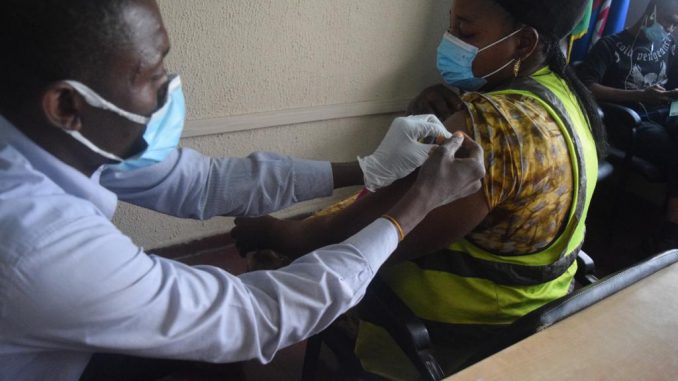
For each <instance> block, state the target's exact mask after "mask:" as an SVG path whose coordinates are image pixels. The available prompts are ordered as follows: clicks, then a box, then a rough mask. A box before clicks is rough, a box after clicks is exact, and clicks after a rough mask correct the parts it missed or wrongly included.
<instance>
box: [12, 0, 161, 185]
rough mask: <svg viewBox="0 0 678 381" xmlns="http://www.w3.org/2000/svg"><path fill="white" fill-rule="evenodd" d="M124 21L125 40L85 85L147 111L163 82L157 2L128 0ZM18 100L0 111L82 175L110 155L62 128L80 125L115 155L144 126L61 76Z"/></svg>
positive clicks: (130, 148) (125, 151)
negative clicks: (88, 97) (89, 99)
mask: <svg viewBox="0 0 678 381" xmlns="http://www.w3.org/2000/svg"><path fill="white" fill-rule="evenodd" d="M123 22H124V24H125V25H126V26H127V29H128V31H129V32H130V33H132V36H131V38H130V41H129V44H127V46H125V47H121V48H120V49H119V51H118V52H116V54H113V55H112V56H111V57H110V61H109V62H111V64H110V66H109V67H108V68H106V70H102V71H101V73H102V76H101V77H100V78H99V79H98V80H96V81H95V82H90V83H86V85H88V86H89V87H91V88H92V89H93V90H94V91H96V92H97V93H98V94H99V95H101V96H102V97H104V98H105V99H107V100H109V101H110V102H112V103H114V104H115V105H117V106H118V107H120V108H122V109H123V110H127V111H129V112H132V113H135V114H139V115H145V116H150V115H151V114H152V113H153V112H154V111H155V110H156V109H157V108H158V105H159V99H163V97H164V92H165V90H166V87H167V73H166V71H165V67H164V62H163V59H164V57H165V55H166V54H167V52H168V51H169V39H168V37H167V32H166V31H165V27H164V25H163V23H162V19H161V18H160V17H159V10H158V7H157V4H155V2H154V1H151V0H147V1H138V2H135V3H132V4H131V5H130V6H129V7H127V8H126V9H125V10H124V16H123ZM132 26H133V27H132ZM74 79H76V80H77V79H78V78H74ZM23 106H24V107H22V108H21V109H19V110H2V111H3V115H6V117H7V118H8V119H9V120H10V121H11V122H12V123H13V124H14V125H15V126H17V128H19V129H20V130H21V131H22V132H23V133H25V134H26V135H27V136H28V137H29V138H31V139H32V140H33V141H34V142H36V143H37V144H38V145H40V146H41V147H43V148H44V149H45V150H47V151H48V152H50V153H51V154H52V155H54V156H55V157H57V158H58V159H60V160H61V161H63V162H64V163H66V164H68V165H70V166H72V167H74V168H76V169H77V170H79V171H80V172H82V173H83V174H84V175H86V176H90V175H91V174H92V173H93V172H94V171H95V170H96V169H97V168H99V167H100V166H101V165H102V164H105V163H108V162H110V161H109V160H107V159H105V158H103V157H102V156H100V155H98V154H96V153H94V152H92V151H90V150H89V149H88V148H86V147H85V146H83V145H81V144H80V143H78V142H77V141H76V140H74V139H73V138H72V137H70V136H69V135H67V134H65V133H64V132H63V131H61V130H62V129H64V130H72V131H79V132H80V133H81V134H82V135H84V136H85V137H86V138H88V139H89V140H91V141H92V142H93V143H94V144H96V145H97V146H99V147H100V148H102V149H103V150H106V151H108V152H111V153H113V154H116V155H117V156H120V157H127V156H130V155H133V154H134V153H136V152H137V151H139V149H140V148H141V147H142V146H141V136H142V135H143V132H144V128H145V126H143V125H140V124H137V123H133V122H131V121H129V120H127V119H125V118H123V117H121V116H118V115H117V114H115V113H112V112H110V111H105V110H100V109H97V108H94V107H92V106H90V105H88V104H87V103H86V102H85V100H84V99H83V98H82V96H81V95H80V94H79V93H78V92H77V91H75V90H74V89H73V88H72V87H71V86H70V85H68V84H67V83H65V82H63V81H57V82H54V83H51V84H48V85H47V86H46V87H45V88H43V89H40V90H39V91H38V92H37V94H36V95H35V102H24V103H23Z"/></svg>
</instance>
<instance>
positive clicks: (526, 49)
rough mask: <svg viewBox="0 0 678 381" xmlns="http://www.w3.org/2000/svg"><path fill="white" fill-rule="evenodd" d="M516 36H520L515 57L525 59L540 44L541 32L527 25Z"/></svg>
mask: <svg viewBox="0 0 678 381" xmlns="http://www.w3.org/2000/svg"><path fill="white" fill-rule="evenodd" d="M516 37H518V46H517V47H516V57H515V58H516V59H519V60H521V61H525V60H526V59H527V58H528V57H530V56H531V55H532V53H534V51H535V50H536V49H537V46H538V45H539V32H537V30H536V29H534V28H533V27H530V26H527V27H525V28H523V30H521V31H520V32H519V33H518V35H517V36H516Z"/></svg>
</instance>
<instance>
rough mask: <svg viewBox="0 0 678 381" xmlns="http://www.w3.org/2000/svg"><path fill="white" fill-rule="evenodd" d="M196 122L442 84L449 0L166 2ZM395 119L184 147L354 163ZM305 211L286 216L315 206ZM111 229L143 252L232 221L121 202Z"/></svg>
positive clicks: (410, 92)
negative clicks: (439, 50)
mask: <svg viewBox="0 0 678 381" xmlns="http://www.w3.org/2000/svg"><path fill="white" fill-rule="evenodd" d="M159 3H160V6H161V9H162V12H163V17H164V19H165V23H166V25H167V28H168V30H169V34H170V39H171V42H172V51H171V53H170V55H169V57H168V67H169V68H170V70H171V71H176V72H178V73H180V74H181V76H182V79H183V82H184V89H185V92H186V97H187V105H188V116H189V121H198V120H206V119H214V118H223V117H228V116H232V115H242V114H249V113H260V112H269V111H278V110H288V109H293V108H303V107H312V106H324V105H335V104H351V103H356V102H369V101H389V100H394V99H403V98H410V97H412V96H414V95H415V94H416V93H417V92H418V91H419V90H421V89H422V88H423V87H425V86H427V85H429V84H431V83H435V82H437V81H438V80H439V79H438V76H437V74H436V70H435V48H436V46H437V44H438V41H439V38H440V36H441V34H442V32H443V31H444V30H445V28H446V26H447V20H448V19H447V12H448V9H449V6H450V2H449V1H448V0H341V1H337V0H294V1H293V0H288V1H276V0H228V1H223V0H190V1H179V0H160V1H159ZM392 117H393V115H381V116H365V117H356V118H349V119H339V120H330V121H322V122H311V123H305V124H300V125H292V126H279V127H272V128H266V129H256V130H249V131H242V132H235V133H228V134H220V135H211V136H201V137H195V138H187V139H183V140H182V145H184V146H187V147H192V148H196V149H198V150H200V151H201V152H203V153H205V154H209V155H213V156H223V155H228V156H244V155H247V154H248V153H250V152H252V151H260V150H264V151H274V152H280V153H284V154H289V155H293V156H296V157H301V158H308V159H322V160H334V161H347V160H352V159H354V158H355V156H356V155H358V154H366V153H368V152H370V151H371V150H372V149H373V148H374V147H375V146H376V144H378V142H379V141H380V139H381V137H382V136H383V134H384V132H385V130H386V128H387V127H388V125H389V124H390V121H391V119H392ZM326 203H327V200H324V201H320V202H314V203H310V204H305V205H301V206H300V207H297V208H295V209H294V210H293V211H287V212H286V213H287V214H293V213H299V212H302V211H308V210H310V209H314V208H317V207H318V206H320V205H324V204H326ZM115 223H116V224H117V225H118V226H119V228H120V229H121V230H122V231H123V232H125V233H126V234H128V235H130V236H131V237H132V238H133V239H134V240H135V242H137V243H138V244H140V245H143V246H145V247H148V248H152V247H159V246H166V245H169V244H174V243H179V242H184V241H187V240H191V239H195V238H200V237H204V236H208V235H212V234H215V233H218V232H223V231H226V230H228V229H230V228H231V227H232V223H231V220H230V219H228V218H218V219H215V220H212V221H208V222H196V221H182V220H178V219H175V218H171V217H167V216H162V215H159V214H157V213H153V212H150V211H146V210H142V209H140V208H136V207H133V206H130V205H125V204H123V205H121V206H120V208H119V209H118V212H117V213H116V217H115Z"/></svg>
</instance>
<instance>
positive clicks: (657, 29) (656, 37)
mask: <svg viewBox="0 0 678 381" xmlns="http://www.w3.org/2000/svg"><path fill="white" fill-rule="evenodd" d="M643 32H645V37H647V39H648V40H650V42H652V43H654V44H661V43H662V42H664V41H666V39H667V38H669V32H667V31H666V30H664V27H663V26H662V25H661V24H660V23H658V22H656V21H655V22H654V23H652V25H650V26H647V27H645V29H644V30H643Z"/></svg>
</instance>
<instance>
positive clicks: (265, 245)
mask: <svg viewBox="0 0 678 381" xmlns="http://www.w3.org/2000/svg"><path fill="white" fill-rule="evenodd" d="M520 27H521V26H518V25H515V23H514V22H513V21H512V19H511V18H510V17H509V16H508V15H507V14H506V12H505V11H504V10H503V9H502V8H500V7H499V6H498V5H496V4H495V3H494V2H492V1H491V0H456V1H455V2H454V5H453V7H452V9H451V11H450V29H449V31H450V33H452V34H453V35H455V36H457V37H459V38H461V39H462V40H464V41H465V42H468V43H470V44H472V45H475V46H479V47H484V46H487V45H490V44H492V43H493V42H495V41H497V40H499V39H501V38H503V37H504V36H507V35H509V34H511V33H512V32H514V31H515V30H517V29H519V28H520ZM538 47H539V41H538V34H537V32H536V31H535V30H534V29H532V28H529V27H526V28H523V29H522V30H521V31H520V32H519V33H517V34H516V35H514V36H512V37H510V38H508V39H507V40H505V41H503V42H502V43H500V44H498V45H496V46H495V47H493V48H491V49H488V50H485V51H483V52H481V53H480V54H479V55H478V57H477V58H476V60H475V61H474V65H473V71H474V73H475V75H476V76H483V75H485V74H487V73H491V72H493V71H494V70H496V69H497V68H498V67H501V66H502V65H503V64H504V63H506V62H509V61H511V60H512V59H520V60H521V61H522V62H523V64H522V65H521V71H520V73H519V75H521V76H526V75H530V74H532V73H534V72H535V71H536V70H537V69H538V68H540V67H541V66H542V65H543V63H544V57H543V55H542V54H541V53H540V51H541V50H539V49H538ZM513 77H514V74H513V65H509V66H508V67H507V68H505V69H504V70H502V71H500V72H499V73H497V74H496V75H494V76H492V77H490V78H488V83H487V86H486V87H485V88H483V89H482V90H483V91H488V90H491V89H493V88H496V87H497V86H500V85H502V84H503V83H506V82H508V81H511V80H512V79H513ZM423 96H426V94H424V95H423ZM443 102H445V103H448V101H446V100H444V101H443ZM445 125H446V127H447V128H448V130H450V131H461V132H464V133H467V132H468V131H467V128H466V112H465V111H462V110H457V111H456V112H455V113H453V115H452V116H451V117H450V118H448V119H447V120H446V122H445ZM413 178H414V175H412V176H410V177H408V178H406V179H403V180H400V181H398V182H396V183H394V184H393V185H391V186H389V187H386V188H383V189H381V190H379V191H377V192H375V193H370V194H368V195H367V196H365V197H363V198H361V199H360V200H358V201H356V202H355V203H354V204H352V205H350V206H348V207H347V208H345V209H343V210H341V211H339V212H338V213H335V214H332V215H329V216H323V217H316V218H312V219H307V220H303V221H282V220H278V219H275V218H273V217H269V216H267V217H261V218H257V219H237V220H236V225H237V226H236V228H235V229H234V230H233V232H232V235H233V237H234V238H235V239H236V241H237V246H238V249H239V250H240V252H241V253H243V254H244V253H246V252H249V251H252V250H257V249H273V250H275V251H278V252H281V253H284V254H287V255H290V256H293V257H295V256H298V255H300V254H303V253H306V252H309V251H311V250H313V249H317V248H319V247H322V246H325V245H327V244H331V243H335V242H340V241H342V240H343V239H346V238H347V237H349V236H350V235H352V234H354V233H356V232H357V231H359V230H360V229H361V228H363V227H364V226H366V225H367V224H369V223H370V222H372V221H374V219H375V218H377V217H379V216H380V215H382V214H384V213H385V212H386V211H387V210H389V208H390V207H391V206H392V205H393V204H394V203H395V202H396V200H398V199H399V198H400V197H401V196H402V195H403V194H404V193H405V192H407V190H408V189H409V188H410V186H411V184H412V181H413ZM489 212H490V209H489V207H488V205H487V202H486V200H485V197H484V195H483V192H482V191H478V192H476V193H475V194H473V195H471V196H469V197H466V198H463V199H459V200H457V201H454V202H452V203H450V204H447V205H444V206H442V207H439V208H437V209H435V210H433V211H432V212H430V213H429V214H428V215H427V217H426V218H425V219H424V220H423V221H422V222H421V223H420V224H419V225H418V226H417V227H416V228H415V229H414V230H413V231H412V232H411V233H410V234H409V235H408V236H407V237H406V238H405V240H404V241H402V242H401V243H400V245H399V247H398V249H397V251H396V252H395V253H394V254H393V255H392V256H391V258H390V260H389V261H390V263H397V262H400V261H404V260H409V259H413V258H416V257H419V256H423V255H426V254H428V253H431V252H433V251H435V250H439V249H441V248H444V247H446V246H448V245H449V244H450V243H452V242H455V241H457V240H459V239H461V238H463V237H464V236H465V235H467V234H468V233H470V232H471V231H472V230H473V229H474V228H475V227H476V226H478V225H479V224H480V223H481V222H482V221H483V219H485V217H486V216H487V215H488V213H489Z"/></svg>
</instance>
